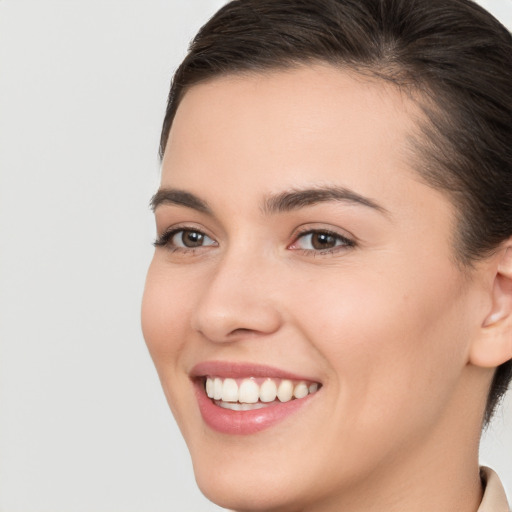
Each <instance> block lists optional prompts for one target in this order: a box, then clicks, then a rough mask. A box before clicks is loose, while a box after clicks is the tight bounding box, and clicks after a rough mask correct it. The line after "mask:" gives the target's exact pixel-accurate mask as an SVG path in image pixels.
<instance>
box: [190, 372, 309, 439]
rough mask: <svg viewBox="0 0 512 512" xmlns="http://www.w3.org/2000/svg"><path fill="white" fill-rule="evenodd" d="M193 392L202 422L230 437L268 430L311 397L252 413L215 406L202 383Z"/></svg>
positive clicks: (197, 384) (196, 384) (197, 383)
mask: <svg viewBox="0 0 512 512" xmlns="http://www.w3.org/2000/svg"><path fill="white" fill-rule="evenodd" d="M195 391H196V397H197V401H198V403H199V410H200V411H201V415H202V417H203V420H204V422H205V423H206V424H207V425H208V426H209V427H210V428H212V429H213V430H216V431H217V432H222V433H223V434H231V435H247V434H255V433H256V432H260V431H262V430H265V429H267V428H270V427H272V426H273V425H276V424H277V423H279V422H281V421H283V420H284V419H286V418H287V417H288V416H290V415H291V414H293V413H294V412H296V411H297V410H298V409H300V408H301V407H302V406H303V405H305V404H307V403H308V402H309V401H310V400H311V398H312V397H313V395H308V396H306V397H304V398H300V399H295V400H290V401H289V402H283V403H278V404H275V405H274V404H273V405H269V406H267V407H263V408H262V409H254V410H252V411H232V410H231V409H224V408H222V407H219V406H218V405H215V404H214V403H213V402H212V400H211V399H210V398H208V396H207V395H206V393H205V390H204V384H203V382H202V381H197V382H196V383H195ZM314 394H316V393H314Z"/></svg>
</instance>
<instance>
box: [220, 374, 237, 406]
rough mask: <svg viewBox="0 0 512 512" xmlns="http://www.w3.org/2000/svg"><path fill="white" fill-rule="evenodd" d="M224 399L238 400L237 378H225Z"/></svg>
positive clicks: (224, 400) (223, 385) (229, 400)
mask: <svg viewBox="0 0 512 512" xmlns="http://www.w3.org/2000/svg"><path fill="white" fill-rule="evenodd" d="M222 401H223V402H238V384H237V383H236V380H235V379H224V382H223V384H222Z"/></svg>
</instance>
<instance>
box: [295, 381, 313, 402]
mask: <svg viewBox="0 0 512 512" xmlns="http://www.w3.org/2000/svg"><path fill="white" fill-rule="evenodd" d="M308 394H309V389H308V385H307V384H306V383H305V382H299V383H298V384H296V386H295V387H294V388H293V396H294V397H295V398H304V397H305V396H308Z"/></svg>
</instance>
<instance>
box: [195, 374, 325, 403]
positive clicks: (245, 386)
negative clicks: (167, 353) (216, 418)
mask: <svg viewBox="0 0 512 512" xmlns="http://www.w3.org/2000/svg"><path fill="white" fill-rule="evenodd" d="M203 383H204V390H205V392H206V395H207V396H208V398H210V399H211V400H212V401H213V403H214V404H215V405H217V406H218V407H221V408H223V409H230V410H232V411H252V410H255V409H263V408H265V407H271V406H276V405H279V404H280V403H286V402H290V401H292V400H301V399H303V398H305V397H307V396H308V395H311V394H314V393H316V392H317V391H318V390H319V389H320V387H321V385H320V384H319V383H318V382H308V381H303V380H292V379H277V378H270V377H267V378H257V377H248V378H244V379H234V378H222V377H213V376H207V377H203Z"/></svg>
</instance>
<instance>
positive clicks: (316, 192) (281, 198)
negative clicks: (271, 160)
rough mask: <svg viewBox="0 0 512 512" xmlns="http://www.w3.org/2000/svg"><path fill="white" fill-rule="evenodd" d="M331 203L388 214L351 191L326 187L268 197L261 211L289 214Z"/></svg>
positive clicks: (382, 208) (367, 199)
mask: <svg viewBox="0 0 512 512" xmlns="http://www.w3.org/2000/svg"><path fill="white" fill-rule="evenodd" d="M331 201H340V202H348V203H354V204H359V205H362V206H366V207H368V208H372V209H374V210H377V211H379V212H380V213H384V214H388V213H389V212H388V211H387V210H386V209H385V208H384V207H383V206H381V205H379V204H378V203H377V202H376V201H374V200H373V199H370V198H368V197H364V196H362V195H360V194H358V193H356V192H354V191H353V190H350V189H347V188H344V187H338V186H328V187H320V188H309V189H298V190H297V189H293V190H290V191H285V192H281V193H279V194H276V195H272V196H270V197H269V198H268V199H267V200H266V201H265V203H264V205H263V211H264V212H265V213H267V214H272V213H282V212H289V211H293V210H298V209H299V208H304V207H306V206H313V205H315V204H319V203H327V202H331Z"/></svg>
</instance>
